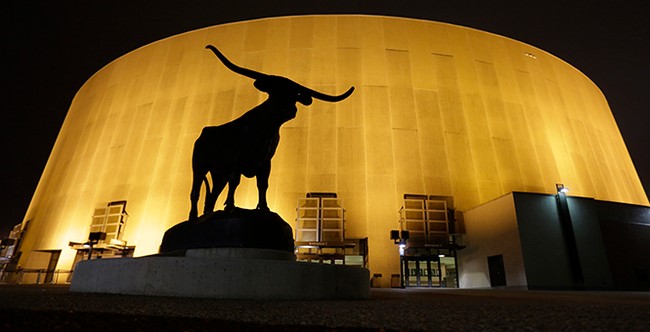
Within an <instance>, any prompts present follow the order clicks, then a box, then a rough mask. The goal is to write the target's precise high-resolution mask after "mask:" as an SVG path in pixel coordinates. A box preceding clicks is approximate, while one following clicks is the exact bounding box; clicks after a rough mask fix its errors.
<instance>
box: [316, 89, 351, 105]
mask: <svg viewBox="0 0 650 332" xmlns="http://www.w3.org/2000/svg"><path fill="white" fill-rule="evenodd" d="M305 90H307V91H309V94H310V95H311V96H312V97H313V98H316V99H320V100H324V101H329V102H337V101H341V100H343V99H345V98H347V97H349V96H350V95H351V94H352V92H353V91H354V87H353V86H352V87H350V88H349V89H348V91H345V93H343V94H341V95H338V96H332V95H326V94H324V93H322V92H318V91H314V90H312V89H310V88H305Z"/></svg>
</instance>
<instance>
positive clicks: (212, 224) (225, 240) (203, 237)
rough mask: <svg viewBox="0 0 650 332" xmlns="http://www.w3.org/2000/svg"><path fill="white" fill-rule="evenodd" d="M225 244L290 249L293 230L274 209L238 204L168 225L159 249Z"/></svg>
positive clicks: (219, 246)
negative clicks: (237, 205)
mask: <svg viewBox="0 0 650 332" xmlns="http://www.w3.org/2000/svg"><path fill="white" fill-rule="evenodd" d="M226 247H231V248H258V249H272V250H281V251H287V252H293V250H294V244H293V232H292V230H291V226H289V224H287V223H286V222H285V221H284V220H283V219H282V218H281V217H280V216H279V215H278V214H276V213H274V212H270V211H263V210H247V209H240V208H236V209H235V210H234V211H232V212H225V211H216V212H213V213H210V214H206V215H204V216H201V217H200V218H199V219H198V220H196V221H185V222H182V223H180V224H177V225H175V226H174V227H172V228H170V229H168V230H167V231H166V232H165V235H164V237H163V240H162V244H161V245H160V253H171V252H174V251H182V250H186V249H199V248H226Z"/></svg>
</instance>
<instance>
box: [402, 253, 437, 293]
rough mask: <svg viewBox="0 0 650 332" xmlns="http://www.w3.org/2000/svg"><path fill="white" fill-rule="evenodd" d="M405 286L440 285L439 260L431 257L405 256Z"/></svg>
mask: <svg viewBox="0 0 650 332" xmlns="http://www.w3.org/2000/svg"><path fill="white" fill-rule="evenodd" d="M404 265H405V269H404V271H405V274H406V275H405V277H404V285H405V286H406V287H440V285H441V279H440V273H439V272H440V264H439V260H436V259H435V258H431V257H405V258H404Z"/></svg>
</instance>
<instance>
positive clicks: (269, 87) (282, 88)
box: [205, 45, 354, 105]
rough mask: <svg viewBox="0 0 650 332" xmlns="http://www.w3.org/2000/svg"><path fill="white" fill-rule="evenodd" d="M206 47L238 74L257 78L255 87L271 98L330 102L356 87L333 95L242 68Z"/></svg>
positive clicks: (304, 101)
mask: <svg viewBox="0 0 650 332" xmlns="http://www.w3.org/2000/svg"><path fill="white" fill-rule="evenodd" d="M205 48H207V49H210V50H211V51H212V52H214V54H215V55H216V56H217V58H219V60H221V62H223V64H224V65H225V66H226V67H227V68H228V69H230V70H232V71H234V72H235V73H237V74H240V75H244V76H246V77H250V78H252V79H254V80H255V82H254V83H253V85H254V86H255V88H257V89H258V90H260V91H262V92H266V93H268V94H269V97H270V98H275V99H280V100H285V101H289V100H290V101H292V102H293V103H294V104H295V102H300V103H301V104H303V105H311V103H312V98H316V99H319V100H323V101H328V102H337V101H341V100H343V99H345V98H347V97H349V96H350V95H351V94H352V92H353V91H354V87H350V89H348V91H346V92H345V93H343V94H341V95H338V96H332V95H328V94H324V93H322V92H318V91H314V90H312V89H310V88H307V87H304V86H302V85H300V84H298V83H296V82H294V81H292V80H290V79H288V78H285V77H282V76H274V75H267V74H264V73H260V72H257V71H254V70H251V69H248V68H242V67H239V66H237V65H235V64H234V63H232V62H230V60H228V59H227V58H226V57H225V56H224V55H223V54H221V52H219V50H218V49H217V48H216V47H214V46H212V45H208V46H206V47H205Z"/></svg>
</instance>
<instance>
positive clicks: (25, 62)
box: [0, 0, 650, 238]
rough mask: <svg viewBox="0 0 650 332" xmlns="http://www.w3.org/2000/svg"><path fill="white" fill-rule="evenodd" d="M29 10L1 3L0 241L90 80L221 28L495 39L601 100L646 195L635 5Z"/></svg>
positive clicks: (332, 2)
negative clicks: (308, 22) (290, 23)
mask: <svg viewBox="0 0 650 332" xmlns="http://www.w3.org/2000/svg"><path fill="white" fill-rule="evenodd" d="M35 2H38V1H34V2H33V1H25V2H23V1H11V2H9V3H8V4H4V6H3V7H4V8H3V18H2V20H3V26H4V29H3V43H2V54H3V58H4V59H5V60H4V62H3V70H2V78H3V87H4V88H3V89H2V96H3V98H2V100H3V101H4V103H3V104H2V106H3V107H2V128H3V130H2V138H1V141H2V151H3V157H2V161H3V162H2V165H3V166H2V171H3V172H4V173H5V174H4V176H2V186H1V188H2V205H1V207H2V211H3V215H2V216H1V217H0V238H2V237H5V236H6V235H7V233H8V232H9V230H10V229H11V227H13V225H16V224H18V223H20V222H21V221H22V219H23V217H24V215H25V212H26V211H27V207H28V205H29V202H30V200H31V198H32V194H33V193H34V191H35V189H36V185H37V184H38V181H39V179H40V176H41V173H42V172H43V169H44V167H45V164H46V162H47V159H48V157H49V153H50V151H51V149H52V147H53V145H54V142H55V140H56V137H57V134H58V131H59V129H60V128H61V125H62V123H63V120H64V118H65V115H66V112H67V110H68V107H69V105H70V103H71V101H72V99H73V98H74V95H75V93H76V92H77V90H79V88H80V87H81V86H82V85H83V84H84V82H85V81H86V80H87V79H89V78H90V77H91V76H92V75H93V74H94V73H95V72H97V71H98V70H99V69H101V68H102V67H103V66H105V65H106V64H108V63H109V62H111V61H112V60H114V59H116V58H118V57H120V56H122V55H124V54H126V53H128V52H129V51H132V50H134V49H136V48H138V47H141V46H144V45H146V44H149V43H151V42H154V41H156V40H159V39H162V38H165V37H169V36H172V35H176V34H179V33H182V32H186V31H189V30H194V29H198V28H202V27H206V26H211V25H217V24H220V23H225V22H233V21H239V20H242V19H252V18H260V17H269V16H282V15H289V14H326V13H335V14H379V15H392V16H403V17H413V18H422V19H429V20H433V21H439V22H447V23H452V24H457V25H461V26H466V27H471V28H476V29H479V30H483V31H488V32H492V33H496V34H499V35H502V36H506V37H510V38H513V39H516V40H519V41H521V42H524V43H527V44H530V45H532V46H534V47H537V48H540V49H543V50H545V51H547V52H549V53H551V54H554V55H555V56H557V57H559V58H561V59H563V60H564V61H566V62H568V63H569V64H571V65H573V66H574V67H576V68H577V69H578V70H580V71H582V72H583V73H584V74H586V75H587V76H588V77H589V78H590V79H591V80H592V81H594V82H595V83H596V85H598V87H599V88H600V89H601V90H602V91H603V93H604V95H605V97H606V98H607V100H608V101H609V105H610V108H611V109H612V112H613V114H614V117H615V119H616V122H617V123H618V126H619V129H620V131H621V133H622V135H623V138H624V140H625V142H626V144H627V147H628V150H629V152H630V154H631V156H632V160H633V162H634V164H635V166H636V168H637V172H638V173H639V176H640V177H641V181H642V182H643V183H644V187H645V188H646V192H648V190H647V188H649V187H650V153H648V151H649V150H650V149H649V148H648V144H650V116H649V114H648V110H649V107H650V98H649V97H648V96H649V94H650V91H646V90H647V88H648V86H649V84H648V83H647V80H648V77H649V76H650V75H649V74H650V72H649V70H648V69H649V68H650V64H649V61H648V59H649V57H650V49H649V47H648V45H649V43H648V40H650V35H649V33H648V32H649V30H650V29H649V26H650V24H649V21H650V19H649V18H648V12H647V10H644V9H643V8H645V7H644V5H643V4H644V2H642V1H620V2H618V1H617V2H615V1H566V0H564V1H462V0H461V1H458V0H447V1H439V0H426V1H420V0H399V1H398V0H394V1H372V0H361V1H356V0H355V1H353V0H347V1H339V0H324V1H321V0H302V1H297V0H294V1H290V0H255V1H253V0H239V1H218V0H210V1H207V0H200V1H194V0H185V1H168V0H159V1H155V0H130V1H123V0H117V1H48V2H47V4H34V3H35ZM23 3H26V4H23ZM216 42H217V41H215V43H216ZM7 59H8V60H7ZM7 73H8V74H7ZM188 190H189V189H188ZM89 222H90V216H89Z"/></svg>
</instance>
